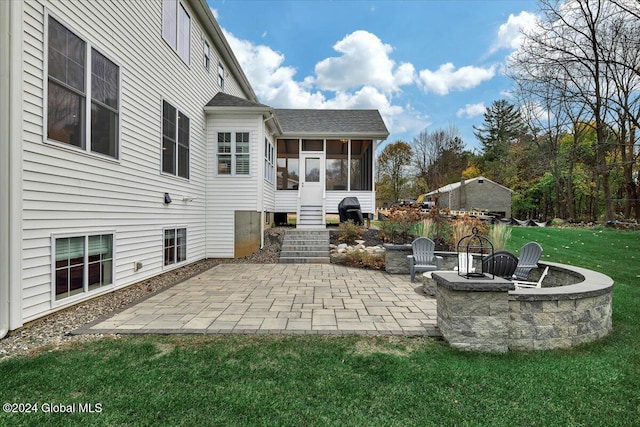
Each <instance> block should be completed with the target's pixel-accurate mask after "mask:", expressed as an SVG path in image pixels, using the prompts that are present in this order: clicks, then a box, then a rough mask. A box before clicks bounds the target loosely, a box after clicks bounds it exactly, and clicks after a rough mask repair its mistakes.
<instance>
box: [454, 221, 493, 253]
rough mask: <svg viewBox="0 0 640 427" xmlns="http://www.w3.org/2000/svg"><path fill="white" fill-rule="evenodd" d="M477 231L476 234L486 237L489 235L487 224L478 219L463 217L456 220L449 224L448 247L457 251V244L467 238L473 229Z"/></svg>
mask: <svg viewBox="0 0 640 427" xmlns="http://www.w3.org/2000/svg"><path fill="white" fill-rule="evenodd" d="M474 228H476V229H477V230H478V234H479V235H481V236H484V237H487V234H488V233H489V224H487V223H486V222H482V221H480V220H479V219H478V218H473V217H470V216H469V215H464V216H462V217H459V218H457V219H456V220H454V221H453V223H452V224H451V237H450V240H449V246H450V247H451V248H452V249H453V250H454V251H455V250H457V249H458V242H459V241H460V239H462V238H463V237H465V236H469V235H471V234H472V233H473V229H474Z"/></svg>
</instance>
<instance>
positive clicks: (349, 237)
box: [338, 221, 365, 243]
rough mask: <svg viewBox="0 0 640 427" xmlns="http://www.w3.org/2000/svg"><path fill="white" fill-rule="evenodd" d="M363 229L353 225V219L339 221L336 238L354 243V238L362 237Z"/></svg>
mask: <svg viewBox="0 0 640 427" xmlns="http://www.w3.org/2000/svg"><path fill="white" fill-rule="evenodd" d="M364 233H365V230H363V229H362V228H361V227H359V226H357V225H355V224H354V223H353V221H347V222H343V223H340V225H339V226H338V240H339V241H340V242H343V243H355V241H356V240H360V239H362V236H364Z"/></svg>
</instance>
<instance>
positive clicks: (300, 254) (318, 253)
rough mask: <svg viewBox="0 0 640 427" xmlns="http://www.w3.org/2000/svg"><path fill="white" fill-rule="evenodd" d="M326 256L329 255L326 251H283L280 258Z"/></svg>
mask: <svg viewBox="0 0 640 427" xmlns="http://www.w3.org/2000/svg"><path fill="white" fill-rule="evenodd" d="M326 256H327V253H326V252H325V251H314V252H310V251H305V252H297V251H281V252H280V257H282V258H322V257H326Z"/></svg>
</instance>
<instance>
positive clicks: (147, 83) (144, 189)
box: [16, 0, 255, 322]
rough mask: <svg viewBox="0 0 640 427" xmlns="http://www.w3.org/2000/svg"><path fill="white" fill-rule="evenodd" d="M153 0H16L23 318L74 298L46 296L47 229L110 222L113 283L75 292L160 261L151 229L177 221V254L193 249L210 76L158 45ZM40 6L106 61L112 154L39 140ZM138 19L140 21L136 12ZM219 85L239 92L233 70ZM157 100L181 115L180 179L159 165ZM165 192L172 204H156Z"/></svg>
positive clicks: (158, 13)
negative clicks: (111, 81) (115, 155)
mask: <svg viewBox="0 0 640 427" xmlns="http://www.w3.org/2000/svg"><path fill="white" fill-rule="evenodd" d="M181 4H182V5H183V6H184V7H186V8H188V7H189V5H190V3H189V2H187V1H185V2H181ZM162 6H163V3H162V2H138V1H122V2H106V1H87V2H81V3H78V2H58V1H55V2H48V1H43V0H36V1H30V2H24V3H23V6H22V7H23V17H24V22H23V26H24V33H23V42H22V46H23V49H22V65H21V66H22V69H23V82H22V87H23V102H22V104H21V105H18V106H16V108H18V109H22V111H21V117H22V135H23V141H22V146H23V152H22V157H23V161H22V169H23V172H22V176H23V181H22V227H21V228H22V249H21V251H22V252H21V253H22V260H21V263H20V264H21V275H22V289H21V294H22V307H21V311H22V321H23V322H27V321H30V320H34V319H36V318H38V317H42V316H44V315H46V314H48V313H51V312H52V311H54V310H57V309H60V308H63V307H65V306H67V305H68V304H70V302H69V301H71V300H75V297H73V298H68V299H62V300H60V301H58V302H56V301H55V300H54V299H53V297H52V290H51V289H52V286H53V285H52V283H53V282H52V260H53V259H54V252H52V251H53V245H52V243H51V239H52V237H51V236H52V235H55V236H65V235H74V234H75V235H96V234H101V233H102V231H103V230H105V229H109V230H113V235H114V242H113V244H114V248H117V253H115V260H114V264H115V265H114V276H113V277H114V283H113V285H110V286H106V287H102V288H100V289H97V290H95V291H94V292H93V293H89V294H86V295H85V294H82V295H81V296H80V297H78V298H81V299H82V298H85V297H91V296H94V295H97V294H101V293H103V292H108V291H111V290H113V289H119V288H122V287H125V286H128V285H131V284H133V283H137V282H139V281H141V280H144V279H147V278H149V277H152V276H155V275H157V274H160V273H162V272H163V271H164V270H166V268H168V267H164V260H163V230H164V229H165V228H166V226H167V225H168V224H179V225H180V227H186V228H187V229H188V235H187V240H188V242H187V246H188V252H187V260H186V261H185V262H192V261H197V260H199V259H202V258H204V257H205V243H206V242H205V219H206V216H205V196H204V195H205V193H206V192H207V191H208V184H207V180H208V179H211V176H210V175H209V176H207V168H208V167H209V169H208V170H209V171H211V170H212V169H210V168H211V167H212V165H207V161H208V156H207V145H206V141H205V115H204V112H203V106H204V105H206V103H207V102H209V100H210V99H211V98H212V97H213V96H214V95H215V93H216V92H217V88H218V80H217V75H216V73H207V72H206V70H205V69H204V67H200V66H198V67H186V66H185V63H184V62H183V61H182V59H180V58H179V57H178V56H177V55H176V54H175V52H174V51H172V50H171V49H168V48H167V43H166V42H165V40H164V39H163V37H162V35H161V34H160V30H159V29H160V28H161V25H162V16H163V14H162ZM187 12H189V13H190V16H191V32H192V35H193V38H194V40H202V39H203V38H204V37H205V34H204V33H203V28H202V27H201V25H200V22H199V21H198V20H197V19H196V18H195V14H194V13H192V11H190V10H187ZM49 15H51V16H53V17H54V18H55V19H58V20H59V21H60V22H61V23H63V24H64V25H65V26H67V28H69V29H70V30H72V31H74V33H75V34H76V35H77V36H78V37H79V38H81V39H82V40H84V41H85V42H86V43H88V44H89V45H90V46H92V47H95V48H96V49H98V50H99V53H100V54H102V55H104V57H105V58H108V59H110V60H112V61H113V60H114V59H117V62H116V64H117V65H118V67H119V80H120V86H119V88H120V93H119V95H120V98H119V110H118V114H119V127H120V129H119V136H120V139H119V162H114V161H105V157H104V156H96V155H92V154H91V153H90V152H88V151H86V150H85V151H82V150H80V149H76V148H75V147H71V149H61V147H63V148H64V147H65V146H66V145H68V144H66V145H65V144H62V143H55V144H49V143H43V141H46V139H47V127H46V114H47V110H46V98H44V94H45V93H46V87H47V85H48V74H47V70H46V61H47V37H46V33H45V29H46V27H47V20H48V16H49ZM141 16H144V17H145V19H139V17H141ZM208 36H210V35H208ZM211 37H213V36H211ZM209 39H210V40H213V39H211V38H209ZM211 47H212V49H211V60H212V61H214V62H213V63H214V64H215V63H217V62H218V61H220V53H219V52H218V51H217V49H216V48H215V47H214V45H213V44H212V45H211ZM196 52H197V54H198V55H201V54H202V53H201V51H200V49H197V50H193V51H192V52H191V54H192V55H194V56H195V54H196ZM195 60H196V59H195V58H194V61H195ZM197 60H198V61H201V60H202V58H201V57H198V58H197ZM226 86H227V88H228V89H229V93H231V94H233V95H235V96H246V95H243V93H242V91H241V89H240V85H239V84H238V83H237V81H236V80H235V78H234V74H233V73H229V75H228V76H227V82H226ZM89 96H90V95H89ZM164 99H167V100H168V101H169V102H170V103H171V104H172V105H175V106H178V107H179V108H180V110H181V111H183V112H184V114H185V115H186V116H187V117H189V120H190V126H189V129H190V133H189V151H190V156H189V180H188V181H187V180H185V179H179V178H178V177H176V176H172V175H169V174H161V173H160V171H161V170H162V169H161V167H162V166H161V165H162V156H161V154H160V151H161V144H162V143H161V141H162V101H163V100H164ZM89 102H90V98H89ZM43 125H44V126H43ZM252 159H253V158H252ZM254 185H255V183H254ZM165 192H166V193H169V194H170V195H171V197H172V199H173V203H171V204H169V205H165V204H164V203H163V195H164V193H165ZM254 194H255V190H254ZM254 200H255V196H254ZM136 263H141V264H142V267H141V268H140V269H138V270H136V269H134V266H135V265H136ZM175 265H176V264H173V265H171V266H170V267H174V266H175ZM76 302H77V300H76Z"/></svg>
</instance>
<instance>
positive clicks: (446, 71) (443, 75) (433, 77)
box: [419, 62, 496, 95]
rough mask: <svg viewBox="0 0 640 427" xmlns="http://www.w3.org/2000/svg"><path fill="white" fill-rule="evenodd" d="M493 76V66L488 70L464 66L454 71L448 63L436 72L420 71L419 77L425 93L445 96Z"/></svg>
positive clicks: (494, 70)
mask: <svg viewBox="0 0 640 427" xmlns="http://www.w3.org/2000/svg"><path fill="white" fill-rule="evenodd" d="M495 74H496V68H495V66H491V67H490V68H482V67H474V66H466V67H461V68H458V69H457V70H456V69H455V67H454V65H453V64H452V63H450V62H448V63H446V64H443V65H441V66H440V67H439V68H438V69H437V70H436V71H431V70H422V71H420V73H419V76H420V84H421V86H422V89H423V90H424V91H425V92H433V93H436V94H438V95H447V94H448V93H449V92H451V91H452V90H465V89H471V88H474V87H476V86H478V85H479V84H481V83H482V82H484V81H485V80H491V79H492V78H493V76H494V75H495Z"/></svg>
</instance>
